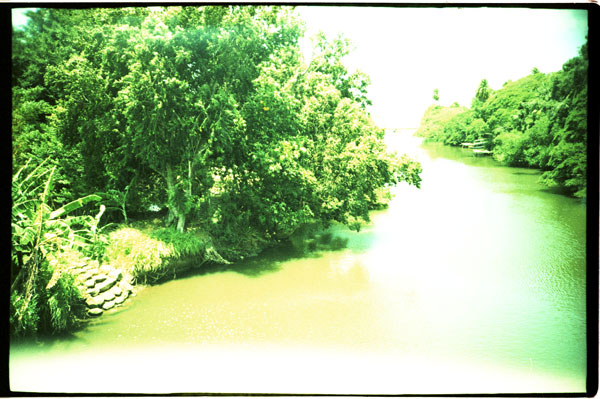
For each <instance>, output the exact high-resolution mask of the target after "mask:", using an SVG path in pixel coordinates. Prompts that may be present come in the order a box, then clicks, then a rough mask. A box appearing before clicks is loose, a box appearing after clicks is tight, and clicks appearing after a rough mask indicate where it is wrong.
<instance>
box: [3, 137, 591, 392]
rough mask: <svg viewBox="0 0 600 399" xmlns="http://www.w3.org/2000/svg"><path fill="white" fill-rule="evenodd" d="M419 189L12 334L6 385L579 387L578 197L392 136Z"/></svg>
mask: <svg viewBox="0 0 600 399" xmlns="http://www.w3.org/2000/svg"><path fill="white" fill-rule="evenodd" d="M386 141H387V142H388V146H389V147H390V148H391V149H393V150H398V151H399V152H400V151H401V152H407V153H409V154H410V155H412V156H414V157H415V158H417V159H418V160H419V161H420V162H421V163H422V166H423V174H422V178H423V182H422V187H421V188H420V189H417V188H415V187H412V186H408V185H406V184H401V185H399V186H398V187H396V188H394V194H395V197H394V199H393V201H392V202H391V203H390V206H389V208H388V209H386V210H383V211H376V212H373V213H372V223H371V224H369V225H368V226H366V227H365V228H363V229H362V230H361V232H360V233H355V232H351V231H348V230H347V229H346V228H344V227H342V226H334V227H332V229H331V231H332V233H333V234H334V235H335V236H338V237H342V238H345V239H346V240H347V246H346V248H344V249H341V250H337V251H322V252H318V253H314V254H312V255H310V256H299V255H297V254H296V253H295V252H294V251H293V249H291V248H287V247H283V248H278V249H276V250H270V251H267V252H266V253H264V254H262V255H261V256H260V257H257V258H254V259H250V260H247V261H245V262H241V263H239V264H237V265H234V266H233V267H231V268H230V269H223V268H222V267H214V268H213V269H209V270H207V271H206V272H205V273H203V274H201V275H192V276H186V277H184V278H180V279H178V280H173V281H170V282H167V283H164V284H161V285H157V286H153V287H148V288H146V289H144V290H142V291H141V292H140V293H139V294H138V296H137V297H136V298H134V300H133V301H130V303H129V304H128V305H127V306H125V307H123V308H121V309H119V310H117V311H115V312H113V313H111V314H107V315H104V316H102V317H101V318H99V319H97V320H94V321H93V322H92V323H90V325H89V326H87V327H86V328H85V329H84V330H82V331H78V332H76V333H74V334H72V335H70V336H68V337H60V338H56V339H52V340H48V341H46V342H39V343H37V344H33V343H29V344H23V343H21V344H13V345H12V346H11V352H10V359H9V366H10V372H9V376H10V383H11V389H12V390H16V391H20V390H23V391H29V392H31V391H41V392H81V393H83V392H95V393H113V392H118V393H128V392H133V393H171V392H197V393H308V394H330V393H335V394H410V393H417V394H436V393H449V394H453V393H454V394H460V393H466V394H468V393H476V394H477V393H548V392H559V393H560V392H584V391H585V389H586V332H585V328H586V316H585V311H586V301H585V288H586V272H585V267H586V259H585V248H586V243H585V231H586V225H585V224H586V221H585V215H586V206H585V204H584V203H582V202H581V201H580V200H576V199H572V198H568V197H565V196H563V195H560V194H557V193H554V192H552V191H551V190H547V189H545V188H544V187H543V186H542V185H540V184H539V183H538V181H537V180H538V178H539V172H537V171H535V170H530V169H520V168H508V167H503V166H500V165H498V164H497V163H496V162H495V161H493V160H492V159H490V158H486V157H474V156H473V155H471V154H470V153H469V152H468V151H467V150H463V149H458V148H449V147H444V146H440V145H436V144H427V145H422V144H421V142H420V139H418V138H415V137H412V136H411V135H410V132H409V133H388V134H387V136H386Z"/></svg>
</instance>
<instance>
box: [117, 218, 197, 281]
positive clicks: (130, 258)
mask: <svg viewBox="0 0 600 399" xmlns="http://www.w3.org/2000/svg"><path fill="white" fill-rule="evenodd" d="M109 237H110V243H109V245H108V247H107V248H106V256H107V258H108V261H109V262H110V263H111V264H112V265H113V266H115V267H118V268H120V269H122V270H123V271H125V272H126V273H129V274H130V275H131V276H132V277H133V278H134V279H135V281H136V282H137V283H142V284H147V283H153V282H156V281H158V280H160V279H162V278H164V277H165V276H167V275H168V274H170V273H174V272H175V271H174V270H173V268H172V263H173V261H177V260H181V259H184V258H190V257H202V258H204V256H205V253H206V248H207V244H206V241H205V240H203V239H202V238H200V237H198V236H196V235H194V234H192V233H181V232H178V231H176V230H173V229H168V228H165V229H159V230H155V231H151V232H144V231H141V230H138V229H135V228H131V227H123V228H120V229H118V230H115V231H113V232H112V233H110V235H109Z"/></svg>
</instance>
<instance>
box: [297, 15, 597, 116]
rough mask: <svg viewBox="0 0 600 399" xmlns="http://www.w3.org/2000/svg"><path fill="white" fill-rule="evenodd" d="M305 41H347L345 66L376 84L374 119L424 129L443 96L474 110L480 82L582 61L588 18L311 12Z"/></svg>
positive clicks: (494, 84) (496, 84) (499, 84)
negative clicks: (321, 36) (322, 37)
mask: <svg viewBox="0 0 600 399" xmlns="http://www.w3.org/2000/svg"><path fill="white" fill-rule="evenodd" d="M297 10H298V11H299V14H300V16H301V18H302V19H303V20H304V21H305V22H306V28H307V31H306V37H310V36H312V35H313V34H314V33H316V32H318V31H320V30H321V31H323V32H324V33H325V34H326V35H327V36H328V37H330V38H333V37H335V36H336V35H338V34H340V33H341V34H343V35H344V36H345V37H347V38H349V39H350V40H351V41H352V42H353V44H354V45H355V46H356V48H355V50H354V51H353V52H352V53H351V54H350V55H349V56H348V57H347V58H346V62H345V63H346V65H347V67H348V68H349V69H351V70H354V69H356V68H358V69H360V70H362V71H363V72H365V73H366V74H368V75H369V76H370V78H371V82H372V83H371V87H370V89H369V94H370V96H369V97H370V98H371V100H372V101H373V107H371V109H370V112H371V115H372V117H373V119H374V120H375V122H377V124H378V125H379V126H381V127H417V126H418V125H419V122H420V120H421V117H422V116H423V113H424V111H425V109H426V108H427V107H428V106H429V105H431V104H432V103H433V99H432V96H433V90H434V89H435V88H437V89H439V93H440V103H441V104H442V105H450V104H452V103H453V102H455V101H456V102H458V103H459V104H461V105H465V106H470V104H471V100H472V98H473V96H474V94H475V91H476V89H477V87H478V86H479V82H480V81H481V79H487V80H488V83H489V85H490V87H491V88H493V89H499V88H501V87H502V85H503V83H504V82H506V81H507V80H517V79H519V78H522V77H524V76H526V75H528V74H530V73H531V70H532V69H533V67H537V68H538V69H539V70H540V71H541V72H545V73H547V72H555V71H558V70H560V69H561V68H562V65H563V64H564V63H565V62H566V61H567V60H569V59H570V58H572V57H574V56H576V55H577V54H578V50H579V47H580V46H581V45H582V44H583V43H584V42H585V36H586V34H587V30H588V24H587V11H586V10H558V9H554V10H552V9H527V8H463V9H460V8H391V7H348V6H345V7H339V6H338V7H336V6H333V7H324V6H304V7H298V8H297Z"/></svg>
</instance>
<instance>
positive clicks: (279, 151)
mask: <svg viewBox="0 0 600 399" xmlns="http://www.w3.org/2000/svg"><path fill="white" fill-rule="evenodd" d="M28 16H29V22H28V23H27V25H26V26H24V27H23V28H21V29H17V30H15V31H14V34H13V36H12V48H13V53H12V66H13V68H12V98H13V113H12V122H13V123H12V136H13V159H12V160H13V165H14V169H13V175H14V176H15V178H14V184H13V191H14V190H15V188H14V187H18V186H19V185H20V184H23V181H22V178H23V176H22V174H19V173H17V171H18V170H19V169H21V168H22V167H23V166H24V165H26V163H27V162H29V165H34V166H36V165H42V166H40V168H39V172H40V176H42V175H44V174H52V179H49V180H48V182H50V181H51V182H52V184H51V185H50V183H48V184H47V185H46V186H47V187H46V188H47V189H46V190H45V192H46V191H47V193H46V194H45V196H42V198H41V199H40V198H39V196H38V197H36V198H35V199H32V201H33V202H30V203H28V204H31V209H30V210H29V212H30V213H29V214H27V213H24V212H23V211H22V210H20V208H18V207H17V208H13V238H12V241H13V265H12V266H13V277H12V279H13V281H19V282H20V280H19V277H18V276H20V275H21V273H30V274H31V273H34V272H32V270H33V269H31V267H32V266H31V265H32V264H35V265H46V257H47V256H48V254H51V255H52V256H54V257H55V258H56V259H60V258H61V250H60V249H59V248H58V247H56V248H52V249H51V250H48V251H47V253H46V252H45V253H43V254H42V255H39V260H36V262H34V263H31V262H27V261H24V260H22V258H23V257H25V256H32V257H33V256H34V255H35V256H38V255H37V253H38V252H36V251H37V250H36V249H35V248H37V247H40V248H45V247H44V245H45V244H44V245H42V244H41V242H42V241H40V240H42V238H41V237H42V236H43V234H45V231H40V228H41V227H40V226H43V228H44V229H45V228H46V227H47V223H46V222H45V219H43V218H44V217H46V218H47V216H40V217H42V220H41V221H40V220H39V219H40V217H37V219H36V216H35V215H38V214H39V215H42V214H43V215H47V214H48V212H49V209H48V210H46V209H45V208H44V207H45V206H46V204H48V198H50V197H51V198H52V205H53V206H55V207H57V208H60V207H61V206H65V207H67V208H68V210H71V211H73V212H74V213H73V215H76V216H74V217H79V218H80V219H81V220H82V221H85V223H88V224H87V225H86V226H87V227H86V229H87V230H85V229H84V230H85V231H87V232H88V233H86V234H87V236H88V237H85V238H86V240H87V241H86V245H87V246H86V247H85V248H84V247H83V246H82V247H81V248H72V250H76V251H80V252H81V253H84V254H86V255H88V256H90V257H92V258H96V259H98V260H100V261H101V260H102V259H103V257H107V258H108V259H109V260H110V261H111V262H112V261H113V260H115V259H117V258H119V259H121V258H122V259H123V264H124V265H126V264H127V265H129V266H131V267H126V268H128V270H129V271H130V272H131V273H132V274H133V275H134V276H136V277H138V280H141V281H145V280H147V279H149V278H150V277H148V276H149V274H148V273H146V272H148V271H150V270H154V269H156V270H157V271H159V272H161V271H160V270H159V269H160V268H162V267H164V264H165V262H163V258H174V257H175V258H177V257H179V256H180V255H181V254H184V253H185V254H188V255H189V254H192V255H195V254H197V253H198V252H199V251H200V250H204V251H206V250H207V248H206V245H205V244H206V242H213V241H214V242H215V246H217V247H218V248H220V249H223V252H222V253H223V254H224V255H225V256H226V257H228V258H229V259H230V260H233V259H236V258H240V257H242V256H245V255H250V254H255V253H257V252H258V251H260V249H261V248H263V247H264V246H266V245H268V244H269V243H275V242H278V241H281V240H286V239H289V238H290V237H291V236H292V235H294V233H295V232H296V231H298V230H299V229H302V228H303V226H306V225H309V224H310V225H313V224H316V225H318V226H320V227H325V226H327V225H328V224H329V223H331V222H334V221H335V222H340V223H344V224H347V225H349V226H350V227H352V228H355V229H359V228H360V224H361V221H368V220H369V213H368V212H369V210H370V209H372V208H374V207H376V206H378V205H380V202H381V200H382V198H386V196H385V193H383V194H382V190H385V188H386V187H388V186H389V185H393V184H396V183H397V182H400V181H407V182H408V183H410V184H414V185H417V186H418V185H419V182H420V177H419V173H420V170H421V169H420V165H419V164H418V163H416V162H414V161H412V160H410V159H409V158H407V157H405V156H403V157H397V156H396V155H394V154H389V153H387V151H386V148H385V145H384V143H383V131H382V130H381V129H379V128H378V127H376V126H375V125H374V124H373V122H372V121H371V119H370V117H369V116H368V114H367V112H366V107H367V105H369V104H370V101H369V99H368V97H367V86H368V84H369V80H368V78H367V77H366V76H364V75H363V74H361V73H354V74H351V73H349V72H348V71H347V70H346V68H345V67H344V65H343V63H342V59H343V57H344V56H345V55H346V54H347V53H348V51H349V43H348V42H347V41H346V40H344V39H342V38H339V39H336V40H332V41H328V40H327V39H326V38H325V37H324V36H323V35H321V36H319V37H317V38H316V39H315V42H314V46H315V50H314V56H313V58H312V59H310V60H304V59H303V56H302V53H301V51H300V47H299V45H298V40H299V39H300V38H301V37H302V34H303V28H302V23H301V22H300V21H299V20H298V19H297V17H296V16H295V13H294V10H293V8H291V7H276V6H273V7H255V6H206V7H166V8H158V9H157V8H153V9H150V8H146V7H136V8H111V9H52V8H45V9H37V10H35V11H31V12H29V13H28ZM15 185H16V186H15ZM34 194H35V193H34V191H31V192H30V194H28V195H30V196H31V195H34ZM14 195H15V193H14V192H13V197H14ZM35 195H37V194H35ZM27 198H29V197H27ZM80 198H81V199H82V200H83V202H85V201H87V200H90V199H93V200H94V201H99V202H100V204H101V205H103V207H102V212H104V215H105V216H104V220H106V221H113V222H124V223H125V224H127V223H128V222H130V221H131V220H132V219H139V218H144V217H148V216H154V215H155V214H153V213H152V212H151V211H150V209H152V208H154V209H155V210H165V212H164V213H161V215H163V216H164V218H165V224H166V226H169V227H170V228H171V227H176V229H177V231H178V232H179V233H180V234H183V232H184V231H185V230H186V229H188V228H189V227H191V226H192V227H196V228H200V229H201V230H202V231H204V232H205V233H206V234H208V236H209V237H211V238H210V239H209V240H208V241H202V240H200V241H196V240H195V239H194V238H193V237H192V236H190V237H188V238H184V237H183V236H178V237H175V238H174V237H171V236H169V234H172V233H167V232H165V231H163V232H161V233H160V237H152V236H150V237H142V238H143V239H142V238H140V237H138V238H139V240H138V238H136V237H137V236H136V234H137V233H136V234H134V232H131V231H130V232H129V233H127V230H126V229H125V230H123V229H121V230H117V231H116V232H113V234H112V235H110V237H109V236H108V235H106V234H100V226H99V225H98V223H99V222H100V216H101V215H102V212H101V213H100V214H99V215H98V216H97V217H96V218H94V217H92V216H86V214H89V213H90V212H92V210H91V209H87V210H85V209H83V208H81V209H75V207H73V206H71V205H68V204H70V203H76V204H80V205H83V202H81V201H80V202H73V201H77V200H78V199H80ZM13 200H14V198H13ZM28 201H29V199H28ZM28 206H29V205H28ZM38 208H39V209H42V208H43V209H42V210H39V209H38ZM71 208H72V209H71ZM15 212H16V213H15ZM36 212H37V213H36ZM20 214H24V215H26V218H27V222H26V223H25V222H22V221H20V219H19V217H20V216H19V215H20ZM56 217H57V218H59V216H56ZM50 219H52V217H50ZM50 219H48V220H50ZM63 219H64V218H63ZM63 219H61V220H63ZM23 223H25V224H28V226H32V229H33V230H32V231H34V232H35V233H36V234H37V235H34V236H35V237H37V238H36V240H37V241H35V240H34V239H33V238H30V235H29V233H26V232H25V231H26V227H23V225H22V224H23ZM65 223H66V225H68V222H65ZM93 223H95V225H93V226H92V224H93ZM63 225H64V223H63V224H61V226H63ZM57 226H58V225H57ZM53 228H55V227H53ZM56 228H58V227H56ZM35 229H37V230H35ZM42 230H43V229H42ZM56 234H57V236H61V237H63V236H65V237H67V236H68V237H70V235H69V234H70V233H69V232H68V229H66V228H65V229H63V230H61V231H60V232H59V233H56ZM119 234H121V235H122V236H123V237H121V236H120V235H119ZM173 234H174V233H173ZM134 236H135V237H134ZM32 237H33V236H32ZM124 240H125V241H127V240H129V241H130V242H129V243H127V242H125V241H124ZM81 242H83V241H81ZM132 242H137V243H143V245H142V244H140V247H139V248H137V249H135V248H133V247H132V248H129V247H128V245H130V244H131V243H132ZM31 243H33V244H31ZM173 243H179V244H181V243H184V244H185V243H187V244H185V245H183V244H181V245H183V246H182V247H181V248H180V247H179V246H177V245H176V246H173V245H171V244H173ZM30 244H31V245H30ZM146 244H147V245H146ZM179 244H178V245H179ZM188 244H189V245H188ZM27 245H29V246H28V247H27ZM170 245H171V246H170ZM147 246H149V247H148V248H146V247H147ZM107 247H108V249H107V252H106V253H104V249H105V248H107ZM150 247H152V249H150ZM163 247H164V248H163ZM144 248H146V249H144ZM161 248H162V249H161ZM185 248H187V249H185ZM211 248H212V247H211ZM213 250H214V249H213ZM32 251H33V252H32ZM86 251H88V252H89V253H88V252H86ZM131 251H138V252H139V257H137V258H136V259H134V260H131V259H129V260H127V259H125V258H123V256H128V255H129V254H130V253H131ZM128 252H129V253H128ZM32 254H33V255H32ZM155 255H156V256H155ZM212 256H213V258H215V259H218V258H219V256H218V254H217V253H216V252H214V253H213V255H212ZM143 257H146V258H148V259H145V258H144V259H145V260H143V261H142V260H141V259H142V258H143ZM150 258H152V259H150ZM35 259H38V258H35ZM223 261H224V260H223ZM36 267H42V266H36ZM44 267H45V266H44ZM36 270H37V269H36ZM36 273H37V272H36ZM40 275H41V274H39V273H38V274H37V276H38V277H36V278H37V279H38V280H39V281H40V283H43V282H45V280H43V279H40V278H41V277H39V276H40ZM32 278H33V277H32ZM65 278H66V277H65ZM34 280H35V278H34ZM38 280H36V281H38ZM27 281H29V280H27ZM15 284H16V283H15ZM15 284H13V285H14V289H13V295H16V296H17V297H15V299H14V301H13V302H14V303H15V304H19V303H21V302H22V301H23V299H22V298H23V295H25V297H26V298H27V299H25V300H26V301H28V302H31V301H32V300H33V299H30V298H29V296H28V295H29V292H30V291H31V288H29V286H24V287H21V288H19V287H18V284H16V285H15ZM42 285H43V284H42ZM40 295H41V291H40ZM69 301H70V299H69ZM25 307H27V306H25V305H18V306H17V307H15V314H18V312H19V311H20V309H22V308H25ZM32 309H33V313H35V307H33V308H32ZM16 317H19V318H23V317H25V316H16ZM19 320H20V319H19ZM19 323H21V321H19ZM20 328H21V327H18V328H17V329H20ZM30 330H34V328H32V329H30Z"/></svg>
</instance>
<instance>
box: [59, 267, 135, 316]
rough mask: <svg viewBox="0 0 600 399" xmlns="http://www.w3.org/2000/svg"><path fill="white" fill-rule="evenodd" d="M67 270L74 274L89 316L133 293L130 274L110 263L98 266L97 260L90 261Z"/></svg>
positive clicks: (118, 303)
mask: <svg viewBox="0 0 600 399" xmlns="http://www.w3.org/2000/svg"><path fill="white" fill-rule="evenodd" d="M69 272H70V273H71V274H72V275H73V276H75V282H76V284H77V286H78V288H79V290H80V291H81V293H82V296H83V298H84V299H85V304H86V305H87V307H88V314H89V315H91V316H99V315H101V314H102V313H104V311H105V310H108V309H112V308H114V307H115V306H118V305H121V304H122V303H123V302H125V300H126V299H127V298H128V297H129V296H130V295H135V292H134V288H133V286H132V285H131V281H132V278H131V276H130V275H128V274H125V275H123V273H122V272H121V270H119V269H115V268H114V267H112V266H110V265H107V264H104V265H102V266H100V265H99V264H98V262H97V261H90V262H88V263H87V264H86V263H83V264H79V265H76V266H74V267H72V268H71V269H70V270H69Z"/></svg>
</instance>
